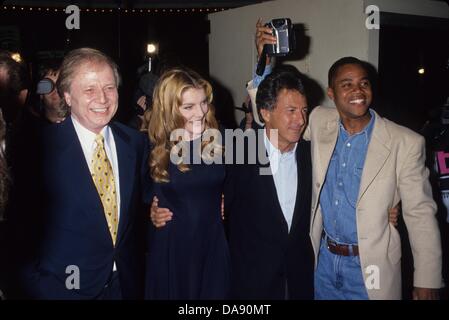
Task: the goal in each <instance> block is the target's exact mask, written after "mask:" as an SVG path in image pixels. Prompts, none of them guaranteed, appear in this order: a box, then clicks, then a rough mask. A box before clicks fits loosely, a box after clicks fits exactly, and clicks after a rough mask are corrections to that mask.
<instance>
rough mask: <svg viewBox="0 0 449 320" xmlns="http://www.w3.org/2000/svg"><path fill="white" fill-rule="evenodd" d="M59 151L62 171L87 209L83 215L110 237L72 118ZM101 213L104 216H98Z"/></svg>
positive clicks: (63, 132)
mask: <svg viewBox="0 0 449 320" xmlns="http://www.w3.org/2000/svg"><path fill="white" fill-rule="evenodd" d="M57 150H58V151H57V152H56V153H57V158H58V163H59V165H60V168H61V171H63V172H64V175H66V179H67V181H70V184H72V185H73V186H76V190H77V191H76V192H77V193H76V194H77V196H78V197H79V201H80V203H83V204H84V205H85V207H86V210H84V211H83V213H84V214H86V216H87V218H88V219H92V220H93V225H97V226H98V229H99V230H100V229H103V230H102V231H103V232H102V233H101V234H102V235H103V234H104V235H107V236H109V237H110V234H109V230H108V226H107V222H106V218H105V216H104V211H103V206H102V204H101V199H100V196H99V195H98V192H97V189H96V187H95V184H94V182H93V180H92V177H91V174H90V170H89V166H88V165H87V162H86V158H85V157H84V153H83V149H82V148H81V143H80V141H79V138H78V136H77V134H76V131H75V127H74V126H73V123H72V120H71V118H70V117H68V119H67V120H66V121H65V122H64V123H63V124H62V128H61V134H60V136H59V137H58V144H57ZM99 212H100V213H102V214H98V213H99ZM111 241H112V240H111Z"/></svg>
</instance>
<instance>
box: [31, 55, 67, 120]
mask: <svg viewBox="0 0 449 320" xmlns="http://www.w3.org/2000/svg"><path fill="white" fill-rule="evenodd" d="M60 66H61V61H60V60H49V61H47V62H45V63H43V64H42V65H41V67H40V68H39V82H38V83H37V88H36V94H37V95H39V100H38V102H37V105H38V113H39V114H38V115H37V116H38V117H39V118H41V119H42V120H44V121H45V122H48V123H60V122H62V121H63V120H64V119H65V118H66V117H67V116H68V115H69V113H70V111H69V109H68V108H67V107H66V106H65V104H63V103H61V97H60V96H59V94H58V91H57V90H56V81H57V80H58V76H59V68H60Z"/></svg>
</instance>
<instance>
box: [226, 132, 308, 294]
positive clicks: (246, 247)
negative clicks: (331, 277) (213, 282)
mask: <svg viewBox="0 0 449 320" xmlns="http://www.w3.org/2000/svg"><path fill="white" fill-rule="evenodd" d="M258 145H259V146H261V147H263V148H264V150H265V146H264V143H263V141H261V143H259V144H258ZM246 149H247V148H246ZM264 153H265V155H266V150H265V151H264ZM296 159H297V163H298V190H297V193H296V194H297V195H296V204H295V209H294V214H293V219H292V226H291V229H290V233H289V232H288V226H287V222H286V221H285V218H284V216H283V213H282V210H281V207H280V204H279V200H278V198H277V193H276V188H275V184H274V180H273V177H272V175H260V174H259V169H260V168H262V167H263V165H261V164H260V161H257V163H256V164H252V165H251V164H241V165H238V164H237V165H236V164H234V165H229V166H228V167H227V178H226V183H225V210H226V215H227V223H228V235H229V246H230V252H231V264H232V272H231V279H232V298H235V299H270V300H282V299H285V298H286V292H287V287H288V298H289V299H295V300H296V299H313V268H314V255H313V250H312V246H311V241H310V237H309V225H310V203H311V190H312V189H311V188H312V169H311V158H310V143H309V142H306V141H303V140H301V141H300V142H299V143H298V147H297V149H296ZM266 166H268V168H269V164H268V165H265V167H266Z"/></svg>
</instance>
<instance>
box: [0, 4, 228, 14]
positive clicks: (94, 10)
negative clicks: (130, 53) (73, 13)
mask: <svg viewBox="0 0 449 320" xmlns="http://www.w3.org/2000/svg"><path fill="white" fill-rule="evenodd" d="M228 9H229V8H151V9H147V8H146V9H123V8H80V12H89V13H114V12H121V13H131V14H132V13H175V14H179V13H214V12H219V11H224V10H228ZM0 11H17V12H20V11H33V12H65V8H55V7H26V6H7V5H3V6H0Z"/></svg>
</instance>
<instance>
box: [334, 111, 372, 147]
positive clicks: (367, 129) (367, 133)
mask: <svg viewBox="0 0 449 320" xmlns="http://www.w3.org/2000/svg"><path fill="white" fill-rule="evenodd" d="M368 111H369V113H370V115H371V119H370V121H369V122H368V124H367V125H366V126H365V128H363V130H362V131H360V132H357V133H356V134H354V135H353V136H357V135H363V136H364V137H365V143H366V144H368V143H369V141H370V137H371V132H372V131H373V127H374V121H375V118H376V116H375V114H374V112H373V110H371V109H369V110H368ZM338 122H339V125H340V133H341V134H343V135H344V137H345V138H346V137H349V136H350V135H349V133H348V131H346V129H345V127H344V126H343V123H342V122H341V119H340V120H339V121H338Z"/></svg>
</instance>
